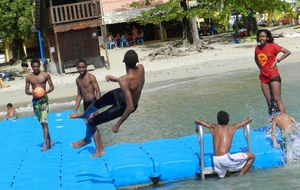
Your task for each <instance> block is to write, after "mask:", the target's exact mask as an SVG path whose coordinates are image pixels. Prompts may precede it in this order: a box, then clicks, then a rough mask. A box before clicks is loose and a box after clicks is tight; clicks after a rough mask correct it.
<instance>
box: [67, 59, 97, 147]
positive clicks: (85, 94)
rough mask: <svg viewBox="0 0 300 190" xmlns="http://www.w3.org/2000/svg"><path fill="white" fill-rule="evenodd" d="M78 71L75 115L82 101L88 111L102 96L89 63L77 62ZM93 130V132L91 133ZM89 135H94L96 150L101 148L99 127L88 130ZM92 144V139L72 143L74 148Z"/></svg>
mask: <svg viewBox="0 0 300 190" xmlns="http://www.w3.org/2000/svg"><path fill="white" fill-rule="evenodd" d="M76 65H77V70H78V72H79V76H78V77H77V78H76V85H77V96H76V104H75V107H74V113H76V112H77V110H78V108H79V105H80V102H81V100H83V109H84V111H86V109H87V108H88V107H89V106H90V105H91V104H92V103H93V102H94V101H95V100H96V99H99V98H100V96H101V93H100V88H99V85H98V82H97V80H96V77H95V76H94V75H93V74H91V73H88V72H87V63H86V61H85V60H79V61H78V62H77V64H76ZM89 130H91V131H89ZM88 133H94V136H93V138H94V142H95V146H96V149H98V147H99V146H100V142H99V135H100V133H99V130H98V128H97V127H94V128H91V127H87V128H86V134H88ZM90 142H91V139H86V138H84V139H82V140H80V141H77V142H74V143H72V147H73V148H79V147H81V146H83V145H85V144H89V143H90Z"/></svg>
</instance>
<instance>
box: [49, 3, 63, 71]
mask: <svg viewBox="0 0 300 190" xmlns="http://www.w3.org/2000/svg"><path fill="white" fill-rule="evenodd" d="M50 16H51V21H52V24H53V32H54V38H55V48H56V52H57V59H58V70H59V71H58V72H59V74H60V75H62V74H63V69H62V63H61V57H60V50H59V42H58V38H57V33H56V31H55V29H54V28H55V24H54V18H53V9H52V0H50ZM50 55H51V52H50Z"/></svg>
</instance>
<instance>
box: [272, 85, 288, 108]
mask: <svg viewBox="0 0 300 190" xmlns="http://www.w3.org/2000/svg"><path fill="white" fill-rule="evenodd" d="M270 84H271V90H272V96H273V99H274V102H275V103H276V104H277V106H278V108H279V110H280V112H281V113H285V108H284V105H283V102H282V100H281V83H280V82H279V81H273V82H271V83H270Z"/></svg>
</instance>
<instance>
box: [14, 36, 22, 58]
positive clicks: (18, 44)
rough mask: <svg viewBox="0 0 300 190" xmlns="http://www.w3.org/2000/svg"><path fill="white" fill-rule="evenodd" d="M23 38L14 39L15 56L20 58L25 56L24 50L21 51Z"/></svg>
mask: <svg viewBox="0 0 300 190" xmlns="http://www.w3.org/2000/svg"><path fill="white" fill-rule="evenodd" d="M22 44H23V40H21V39H17V40H14V41H13V44H12V46H13V48H12V49H13V58H14V59H16V60H18V59H21V58H22V57H24V51H21V50H22V49H23V45H22Z"/></svg>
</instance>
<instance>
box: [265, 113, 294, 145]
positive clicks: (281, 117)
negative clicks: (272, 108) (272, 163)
mask: <svg viewBox="0 0 300 190" xmlns="http://www.w3.org/2000/svg"><path fill="white" fill-rule="evenodd" d="M271 124H272V128H271V129H270V130H269V131H268V133H271V134H272V135H271V136H272V141H273V146H274V148H279V145H278V143H277V140H276V126H277V127H279V129H280V133H281V139H282V141H283V145H284V148H286V144H287V143H289V141H290V140H291V139H292V136H293V135H296V134H297V129H296V126H297V122H296V120H295V119H294V118H293V117H291V116H289V115H288V114H285V113H280V114H278V115H276V116H275V117H273V119H272V120H271Z"/></svg>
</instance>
